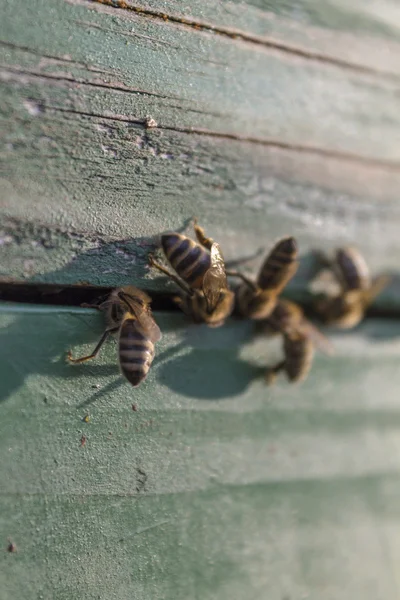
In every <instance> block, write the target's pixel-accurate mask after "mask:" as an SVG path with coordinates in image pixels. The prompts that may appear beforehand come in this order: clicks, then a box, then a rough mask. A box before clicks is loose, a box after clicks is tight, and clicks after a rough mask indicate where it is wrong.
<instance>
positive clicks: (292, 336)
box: [260, 298, 333, 384]
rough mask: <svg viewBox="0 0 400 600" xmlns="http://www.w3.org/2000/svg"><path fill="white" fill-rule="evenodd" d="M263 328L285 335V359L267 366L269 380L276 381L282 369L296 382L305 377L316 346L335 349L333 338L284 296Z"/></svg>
mask: <svg viewBox="0 0 400 600" xmlns="http://www.w3.org/2000/svg"><path fill="white" fill-rule="evenodd" d="M260 329H261V330H262V331H264V333H267V334H269V335H274V334H276V333H281V334H282V336H283V354H284V359H283V360H282V361H280V362H279V363H278V364H276V365H275V366H274V367H270V368H269V369H268V370H267V373H266V375H265V379H266V382H267V383H269V384H271V383H274V381H275V379H276V376H277V375H278V373H279V372H280V371H285V373H286V375H287V378H288V379H289V381H291V382H292V383H300V382H301V381H304V380H305V379H306V378H307V376H308V374H309V372H310V369H311V366H312V363H313V359H314V349H315V346H318V347H319V348H320V349H321V350H323V351H324V352H326V353H327V354H332V353H333V348H332V345H331V343H330V342H329V340H328V339H327V338H326V337H325V336H324V335H323V334H322V333H321V332H320V331H319V330H318V329H317V328H316V327H314V325H313V324H312V323H311V322H310V321H309V320H308V319H306V317H305V316H304V313H303V311H302V309H301V308H300V306H298V305H297V304H295V303H294V302H290V301H289V300H284V299H283V298H280V299H279V300H278V302H277V304H276V307H275V309H274V311H273V312H272V314H271V316H270V318H269V319H267V320H266V321H265V322H263V323H262V324H261V327H260Z"/></svg>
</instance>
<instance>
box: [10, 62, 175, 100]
mask: <svg viewBox="0 0 400 600" xmlns="http://www.w3.org/2000/svg"><path fill="white" fill-rule="evenodd" d="M0 69H2V70H3V71H4V72H9V73H13V74H16V75H26V76H28V77H40V78H42V79H49V80H53V81H61V82H62V81H65V82H68V83H74V84H76V85H80V86H82V85H87V86H89V87H93V88H100V89H104V90H111V91H113V92H124V93H127V94H136V95H142V96H153V97H155V98H161V99H162V100H179V98H178V97H176V96H166V95H164V94H157V93H156V92H149V91H147V90H139V89H137V88H130V87H128V86H125V85H122V84H120V85H117V84H115V83H100V82H97V81H87V80H86V79H82V78H80V77H73V76H72V75H71V76H68V75H54V74H52V73H42V72H38V71H33V70H27V69H18V68H16V67H10V66H8V65H0Z"/></svg>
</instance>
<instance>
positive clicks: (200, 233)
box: [193, 218, 214, 250]
mask: <svg viewBox="0 0 400 600" xmlns="http://www.w3.org/2000/svg"><path fill="white" fill-rule="evenodd" d="M193 227H194V232H195V234H196V238H197V241H198V242H199V243H200V244H201V245H202V246H204V248H207V250H211V246H212V245H213V243H214V240H213V239H212V238H208V237H206V234H205V232H204V229H203V228H202V227H200V225H197V219H196V218H195V219H193Z"/></svg>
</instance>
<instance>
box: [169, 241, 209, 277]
mask: <svg viewBox="0 0 400 600" xmlns="http://www.w3.org/2000/svg"><path fill="white" fill-rule="evenodd" d="M202 254H203V250H202V249H201V248H200V246H194V248H191V249H190V250H189V252H187V253H186V254H185V256H183V257H182V258H181V259H180V260H179V261H176V263H175V265H174V267H175V269H177V270H178V271H179V273H182V274H183V273H184V272H185V271H187V270H188V269H191V268H192V267H193V265H194V264H195V263H196V262H197V260H198V259H199V258H200V257H201V255H202Z"/></svg>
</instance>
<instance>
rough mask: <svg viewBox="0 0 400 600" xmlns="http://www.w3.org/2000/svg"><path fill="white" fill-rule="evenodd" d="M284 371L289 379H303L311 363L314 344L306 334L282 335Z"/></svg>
mask: <svg viewBox="0 0 400 600" xmlns="http://www.w3.org/2000/svg"><path fill="white" fill-rule="evenodd" d="M283 349H284V352H285V371H286V374H287V376H288V379H289V380H290V381H293V382H295V381H303V380H304V379H305V378H306V377H307V375H308V373H309V371H310V369H311V365H312V360H313V357H314V345H313V343H312V342H311V340H309V339H308V338H307V337H306V336H303V335H298V336H288V335H285V336H284V340H283Z"/></svg>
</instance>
